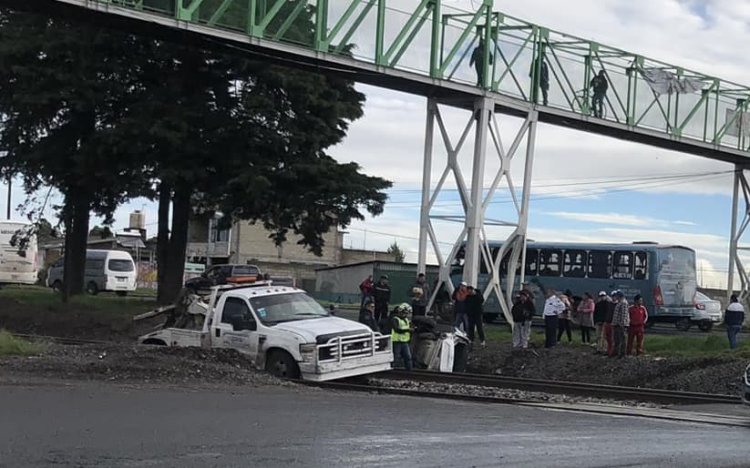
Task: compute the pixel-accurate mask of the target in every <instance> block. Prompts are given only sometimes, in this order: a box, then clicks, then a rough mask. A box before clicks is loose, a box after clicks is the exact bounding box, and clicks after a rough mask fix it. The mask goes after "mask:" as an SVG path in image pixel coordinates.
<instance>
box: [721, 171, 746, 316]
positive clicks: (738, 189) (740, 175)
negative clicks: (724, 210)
mask: <svg viewBox="0 0 750 468" xmlns="http://www.w3.org/2000/svg"><path fill="white" fill-rule="evenodd" d="M747 169H748V168H747V167H746V166H742V165H739V164H738V165H736V166H735V170H734V191H733V196H732V228H731V229H732V230H731V232H730V236H729V281H728V282H727V303H729V297H730V296H731V295H732V294H733V292H734V284H735V270H736V273H737V277H738V278H739V283H740V284H739V290H738V293H737V295H738V297H739V300H740V302H741V303H743V304H744V305H745V306H746V307H747V306H748V305H750V301H749V299H750V271H749V270H748V265H746V264H745V262H744V258H743V255H742V254H743V252H748V251H750V245H746V244H743V243H742V241H743V239H745V238H746V237H745V234H746V232H747V229H748V226H750V182H749V181H748V174H747V172H746V171H747ZM740 194H741V195H742V201H743V203H742V220H741V222H740V223H739V225H738V217H739V214H740Z"/></svg>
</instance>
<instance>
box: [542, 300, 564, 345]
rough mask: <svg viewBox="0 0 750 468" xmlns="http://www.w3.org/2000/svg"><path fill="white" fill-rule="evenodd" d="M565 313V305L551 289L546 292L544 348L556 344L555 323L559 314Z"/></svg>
mask: <svg viewBox="0 0 750 468" xmlns="http://www.w3.org/2000/svg"><path fill="white" fill-rule="evenodd" d="M564 311H565V304H564V303H563V301H561V300H560V298H559V297H557V295H556V294H555V291H554V290H552V289H548V290H547V300H546V301H544V312H543V314H542V315H543V316H544V337H545V340H544V347H545V348H552V347H553V346H555V345H556V344H557V322H558V320H559V317H560V314H562V313H563V312H564Z"/></svg>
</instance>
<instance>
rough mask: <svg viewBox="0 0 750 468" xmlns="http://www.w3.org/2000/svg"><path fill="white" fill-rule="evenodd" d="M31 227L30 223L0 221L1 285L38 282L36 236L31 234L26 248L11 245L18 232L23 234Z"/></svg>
mask: <svg viewBox="0 0 750 468" xmlns="http://www.w3.org/2000/svg"><path fill="white" fill-rule="evenodd" d="M30 227H31V225H30V224H29V223H24V222H16V221H0V285H3V284H35V283H36V281H37V270H38V263H37V262H38V260H37V254H38V252H37V246H36V236H35V235H31V237H30V238H29V241H28V243H27V245H26V246H25V248H24V250H20V249H19V248H18V247H17V246H16V247H14V246H12V245H11V239H13V236H14V235H16V233H20V234H23V230H25V229H29V228H30Z"/></svg>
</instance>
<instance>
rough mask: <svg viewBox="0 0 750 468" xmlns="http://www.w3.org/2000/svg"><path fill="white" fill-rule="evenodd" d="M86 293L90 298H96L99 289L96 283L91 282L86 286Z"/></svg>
mask: <svg viewBox="0 0 750 468" xmlns="http://www.w3.org/2000/svg"><path fill="white" fill-rule="evenodd" d="M86 292H87V293H89V294H91V295H92V296H96V295H97V294H99V288H98V287H97V286H96V283H94V282H93V281H92V282H90V283H89V284H87V285H86Z"/></svg>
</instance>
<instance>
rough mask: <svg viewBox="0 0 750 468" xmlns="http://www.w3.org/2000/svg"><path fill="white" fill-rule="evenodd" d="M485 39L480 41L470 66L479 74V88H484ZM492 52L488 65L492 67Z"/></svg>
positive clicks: (471, 58)
mask: <svg viewBox="0 0 750 468" xmlns="http://www.w3.org/2000/svg"><path fill="white" fill-rule="evenodd" d="M484 48H485V44H484V39H479V44H478V45H477V46H476V47H475V48H474V52H472V53H471V57H470V58H469V66H472V65H473V66H474V70H476V72H477V86H484ZM492 60H493V59H492V52H490V53H489V61H488V63H489V64H490V65H492Z"/></svg>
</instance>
